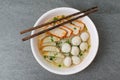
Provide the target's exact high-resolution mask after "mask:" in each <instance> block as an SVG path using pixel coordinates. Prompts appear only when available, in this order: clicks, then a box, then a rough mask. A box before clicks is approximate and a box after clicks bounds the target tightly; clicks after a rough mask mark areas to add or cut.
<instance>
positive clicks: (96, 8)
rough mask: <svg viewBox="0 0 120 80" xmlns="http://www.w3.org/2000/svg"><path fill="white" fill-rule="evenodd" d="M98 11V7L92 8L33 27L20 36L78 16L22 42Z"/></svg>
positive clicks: (22, 32) (25, 38) (29, 36)
mask: <svg viewBox="0 0 120 80" xmlns="http://www.w3.org/2000/svg"><path fill="white" fill-rule="evenodd" d="M96 11H98V7H92V8H90V9H87V10H83V11H81V12H77V13H74V14H71V15H68V16H65V17H64V18H61V19H58V20H55V21H51V22H47V23H44V24H41V25H38V26H35V27H31V28H29V29H26V30H23V31H21V32H20V34H24V33H27V32H30V31H32V30H36V29H39V28H42V27H44V26H47V25H49V24H52V23H56V22H58V21H62V20H64V19H68V18H70V17H73V16H77V15H78V16H77V17H74V18H71V19H70V20H67V21H65V22H63V23H60V24H58V25H55V26H53V27H50V28H47V29H45V30H42V31H40V32H38V33H35V34H32V35H28V36H27V37H24V38H23V39H22V41H26V40H29V39H31V38H34V37H36V36H38V35H40V34H42V33H45V32H47V31H50V30H52V29H55V28H57V27H59V26H62V25H64V24H67V23H70V22H72V21H74V20H77V19H79V18H82V17H84V16H86V15H88V14H91V13H94V12H96Z"/></svg>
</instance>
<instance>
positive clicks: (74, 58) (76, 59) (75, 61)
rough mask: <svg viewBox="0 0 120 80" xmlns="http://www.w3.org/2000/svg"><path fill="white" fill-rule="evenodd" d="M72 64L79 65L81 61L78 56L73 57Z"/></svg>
mask: <svg viewBox="0 0 120 80" xmlns="http://www.w3.org/2000/svg"><path fill="white" fill-rule="evenodd" d="M72 62H73V64H79V63H80V62H81V60H80V58H79V57H78V56H72Z"/></svg>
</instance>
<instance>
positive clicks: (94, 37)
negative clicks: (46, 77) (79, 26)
mask: <svg viewBox="0 0 120 80" xmlns="http://www.w3.org/2000/svg"><path fill="white" fill-rule="evenodd" d="M78 11H79V10H77V9H74V8H69V7H60V8H55V9H52V10H50V11H48V12H46V13H45V14H43V15H42V16H41V17H40V18H39V19H38V20H37V22H36V23H35V25H34V26H37V25H38V24H42V23H44V21H46V20H47V19H50V18H52V17H54V16H57V15H63V14H64V15H68V14H72V13H75V12H78ZM81 20H82V21H83V22H84V23H85V24H86V26H87V28H88V31H89V33H90V38H91V48H90V51H89V53H88V55H87V57H86V58H85V59H84V60H83V61H82V62H81V63H80V64H79V65H77V66H74V67H70V68H67V69H66V68H65V69H64V68H57V67H54V66H52V65H50V64H48V62H47V61H46V60H45V59H44V58H43V57H42V55H40V53H39V50H38V40H37V38H32V39H31V41H30V44H31V49H32V52H33V55H34V57H35V59H36V60H37V62H38V63H39V64H40V65H41V66H42V67H43V68H45V69H46V70H48V71H50V72H52V73H55V74H59V75H70V74H75V73H77V72H80V71H82V70H83V69H85V68H86V67H87V66H88V65H89V64H90V63H91V62H92V61H93V59H94V58H95V56H96V54H97V51H98V46H99V37H98V32H97V29H96V27H95V25H94V23H93V22H92V20H91V19H90V18H89V17H88V16H85V17H84V18H81ZM35 32H37V31H32V33H31V34H34V33H35Z"/></svg>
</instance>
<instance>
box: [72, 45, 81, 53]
mask: <svg viewBox="0 0 120 80" xmlns="http://www.w3.org/2000/svg"><path fill="white" fill-rule="evenodd" d="M79 52H80V50H79V48H78V47H77V46H72V49H71V54H72V55H78V54H79Z"/></svg>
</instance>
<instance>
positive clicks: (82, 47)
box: [79, 42, 88, 51]
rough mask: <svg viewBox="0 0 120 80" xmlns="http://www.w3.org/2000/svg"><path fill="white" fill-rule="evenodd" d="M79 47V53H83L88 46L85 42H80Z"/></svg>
mask: <svg viewBox="0 0 120 80" xmlns="http://www.w3.org/2000/svg"><path fill="white" fill-rule="evenodd" d="M79 47H80V50H81V51H85V50H87V49H88V44H87V43H86V42H82V43H81V44H80V46H79Z"/></svg>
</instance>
